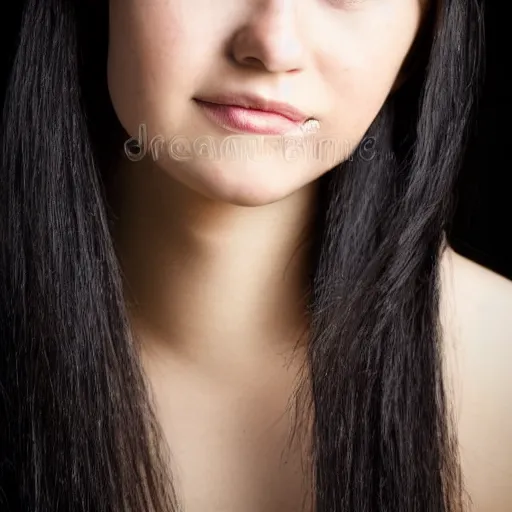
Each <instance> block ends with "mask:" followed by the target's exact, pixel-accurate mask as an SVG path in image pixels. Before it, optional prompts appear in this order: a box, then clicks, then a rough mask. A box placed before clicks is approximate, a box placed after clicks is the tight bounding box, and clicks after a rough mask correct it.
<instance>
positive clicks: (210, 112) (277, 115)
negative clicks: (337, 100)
mask: <svg viewBox="0 0 512 512" xmlns="http://www.w3.org/2000/svg"><path fill="white" fill-rule="evenodd" d="M194 101H195V102H196V104H197V105H198V106H199V107H200V108H201V110H202V111H203V113H204V114H205V116H206V117H207V118H208V119H209V120H210V121H212V122H214V123H215V124H216V125H218V126H220V127H221V128H223V129H226V130H228V131H230V132H235V133H252V134H261V135H285V134H297V135H300V134H302V133H304V130H303V127H304V126H305V125H307V122H308V121H311V120H313V118H312V117H310V116H308V115H307V114H305V113H304V112H302V111H300V110H299V109H297V108H295V107H293V106H292V105H289V104H287V103H281V102H276V101H272V100H268V99H263V98H259V97H256V96H240V95H238V96H235V95H229V96H227V95H225V96H217V97H212V98H194Z"/></svg>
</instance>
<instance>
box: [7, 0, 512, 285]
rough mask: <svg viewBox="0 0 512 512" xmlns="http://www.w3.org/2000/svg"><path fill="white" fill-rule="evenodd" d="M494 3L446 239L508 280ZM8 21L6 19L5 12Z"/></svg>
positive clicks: (488, 7) (511, 236)
mask: <svg viewBox="0 0 512 512" xmlns="http://www.w3.org/2000/svg"><path fill="white" fill-rule="evenodd" d="M23 3H24V2H15V4H14V5H11V6H10V9H12V10H14V11H16V12H17V13H18V16H20V13H21V6H22V5H23ZM496 5H497V2H490V1H485V2H484V6H485V24H486V78H485V83H484V91H483V97H482V98H481V102H480V108H479V111H478V116H477V124H476V130H475V134H474V136H473V138H472V140H471V143H470V146H469V148H468V152H467V154H466V158H465V163H464V167H463V171H462V174H461V179H460V182H459V186H458V201H457V211H456V215H455V218H454V221H453V224H452V226H451V229H450V231H449V233H448V239H449V241H450V244H451V245H452V247H453V248H454V249H455V250H456V251H457V252H458V253H460V254H462V255H463V256H466V257H468V258H470V259H472V260H474V261H475V262H477V263H479V264H481V265H483V266H485V267H487V268H489V269H491V270H493V271H494V272H497V273H499V274H501V275H503V276H505V277H507V278H508V279H511V280H512V248H511V245H512V244H511V243H510V242H512V225H511V224H512V222H511V221H512V218H511V217H512V207H511V204H512V197H510V191H509V188H508V187H507V182H508V172H507V162H506V160H505V159H504V158H503V157H506V153H505V151H504V150H505V149H506V148H503V147H498V139H500V140H502V141H505V142H506V141H507V134H506V133H502V134H501V136H500V137H498V132H497V121H496V103H495V101H496V100H495V98H496V93H497V90H496V83H497V81H496V72H497V67H496V66H497V59H496V57H497V54H498V51H497V46H496V39H495V36H494V34H495V31H494V27H495V24H496V16H497V14H496ZM8 19H9V20H12V17H11V14H9V16H8ZM16 25H17V23H16V22H15V21H13V22H12V23H9V25H8V26H3V27H2V31H1V33H2V38H5V41H3V44H2V50H1V52H2V54H1V60H2V66H1V68H0V98H3V92H4V86H5V81H6V71H7V70H8V69H9V68H10V64H11V61H12V57H13V51H14V40H15V30H17V28H18V27H17V26H16Z"/></svg>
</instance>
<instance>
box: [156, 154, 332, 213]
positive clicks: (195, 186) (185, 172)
mask: <svg viewBox="0 0 512 512" xmlns="http://www.w3.org/2000/svg"><path fill="white" fill-rule="evenodd" d="M166 171H167V172H168V173H169V174H170V175H171V176H172V178H174V179H175V180H177V181H179V182H180V183H182V184H183V185H185V186H186V187H187V188H189V189H192V190H194V191H195V192H197V193H199V194H201V195H202V196H204V197H207V198H209V199H211V200H213V201H219V202H222V203H227V204H231V205H234V206H248V207H249V206H264V205H267V204H272V203H275V202H277V201H280V200H282V199H285V198H286V197H288V196H290V195H292V194H294V193H295V192H297V191H298V190H300V189H302V188H303V187H305V186H306V185H308V184H310V183H312V182H314V181H315V180H316V179H317V178H318V177H319V176H320V175H321V174H322V173H321V172H320V173H319V172H318V170H315V169H311V165H309V168H308V166H307V165H305V163H303V162H287V163H284V162H283V161H278V159H277V158H274V159H271V158H268V159H267V160H266V161H262V162H254V161H246V162H243V161H242V162H236V161H231V162H230V161H218V162H212V161H199V162H197V161H196V162H187V164H186V165H180V167H179V168H176V167H175V166H172V168H167V169H166ZM315 171H316V172H315Z"/></svg>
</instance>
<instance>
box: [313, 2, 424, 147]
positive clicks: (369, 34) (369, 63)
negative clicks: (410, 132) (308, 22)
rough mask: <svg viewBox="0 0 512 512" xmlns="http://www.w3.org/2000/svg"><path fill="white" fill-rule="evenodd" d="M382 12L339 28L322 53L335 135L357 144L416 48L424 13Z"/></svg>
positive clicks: (330, 125)
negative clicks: (332, 42) (357, 22)
mask: <svg viewBox="0 0 512 512" xmlns="http://www.w3.org/2000/svg"><path fill="white" fill-rule="evenodd" d="M409 11H410V12H402V14H401V15H400V13H393V12H390V13H388V14H389V17H386V16H383V15H382V13H377V14H378V15H377V14H376V15H375V17H374V18H375V19H374V21H373V23H372V20H371V19H370V20H369V19H365V22H366V23H364V24H363V23H361V24H360V25H357V24H355V23H354V24H353V25H352V26H350V27H349V26H347V27H345V28H344V29H342V30H339V28H338V32H337V33H338V37H337V42H336V43H335V44H333V45H332V46H330V47H329V49H328V50H326V51H324V52H323V53H320V54H319V57H318V62H317V66H318V68H319V69H320V73H321V75H322V76H323V79H324V80H325V84H326V86H327V88H328V95H329V97H330V98H331V104H332V106H333V108H332V111H333V112H335V115H333V116H332V118H331V119H330V120H329V121H328V122H327V123H326V129H327V130H328V131H329V135H330V136H334V137H339V136H340V135H341V136H342V137H343V138H344V142H347V143H349V144H350V145H351V146H353V145H356V144H357V143H358V142H359V141H360V139H361V138H362V137H363V136H364V133H365V132H366V130H367V129H368V127H369V125H370V124H371V122H372V121H373V120H374V118H375V117H376V115H377V114H378V112H379V110H380V109H381V107H382V105H383V104H384V102H385V101H386V98H387V97H388V95H389V93H390V91H391V89H392V87H393V85H394V83H395V81H396V79H397V76H398V74H399V71H400V68H401V66H402V63H403V61H404V59H405V57H406V55H407V53H408V52H409V49H410V48H411V45H412V43H413V41H414V37H415V35H416V32H417V27H418V23H419V12H418V11H417V10H416V9H410V10H409Z"/></svg>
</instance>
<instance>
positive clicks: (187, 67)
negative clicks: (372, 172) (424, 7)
mask: <svg viewBox="0 0 512 512" xmlns="http://www.w3.org/2000/svg"><path fill="white" fill-rule="evenodd" d="M420 3H421V0H110V36H109V38H110V40H109V56H108V83H109V90H110V95H111V99H112V103H113V106H114V109H115V111H116V113H117V115H118V118H119V121H120V122H121V124H122V125H123V127H124V128H125V130H126V131H127V133H128V134H129V136H130V137H134V138H137V139H139V142H140V144H141V150H140V152H139V155H138V156H137V157H136V156H134V155H135V154H134V153H133V150H132V149H130V147H131V146H129V145H128V146H127V150H126V152H127V155H128V156H129V158H130V159H131V160H136V159H140V158H141V157H143V159H144V160H147V161H151V162H154V165H157V166H158V168H160V169H161V170H162V171H163V172H167V173H168V174H169V175H170V176H171V177H172V179H174V180H176V181H177V182H179V183H181V184H182V185H184V186H186V187H188V188H190V189H192V190H194V191H195V192H197V193H199V194H202V195H205V196H207V197H209V198H212V199H215V200H220V201H223V202H228V203H231V204H238V205H246V206H255V205H263V204H268V203H271V202H274V201H277V200H279V199H282V198H285V197H287V196H289V195H290V194H292V193H294V192H295V191H297V190H299V189H301V188H302V187H304V186H306V185H308V184H309V183H312V182H313V181H315V180H316V179H317V178H318V177H320V176H321V175H322V174H324V173H326V172H327V171H329V170H330V169H332V168H333V167H334V166H335V165H337V164H338V163H340V162H342V161H343V160H345V159H347V158H348V157H349V156H350V154H351V153H352V151H353V150H354V149H355V148H356V147H357V145H358V144H359V142H360V141H361V139H362V138H363V137H364V135H365V132H366V131H367V130H368V128H369V126H370V124H371V123H372V121H373V120H374V119H375V117H376V115H377V114H378V112H379V110H380V109H381V107H382V105H383V103H384V102H385V100H386V98H387V96H388V95H389V93H390V91H391V90H392V88H393V86H394V84H395V82H396V80H397V77H398V75H399V71H400V67H401V65H402V63H403V61H404V59H405V57H406V55H407V53H408V51H409V50H410V48H411V45H412V43H413V40H414V38H415V36H416V34H417V30H418V26H419V22H420V14H421V13H420Z"/></svg>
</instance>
